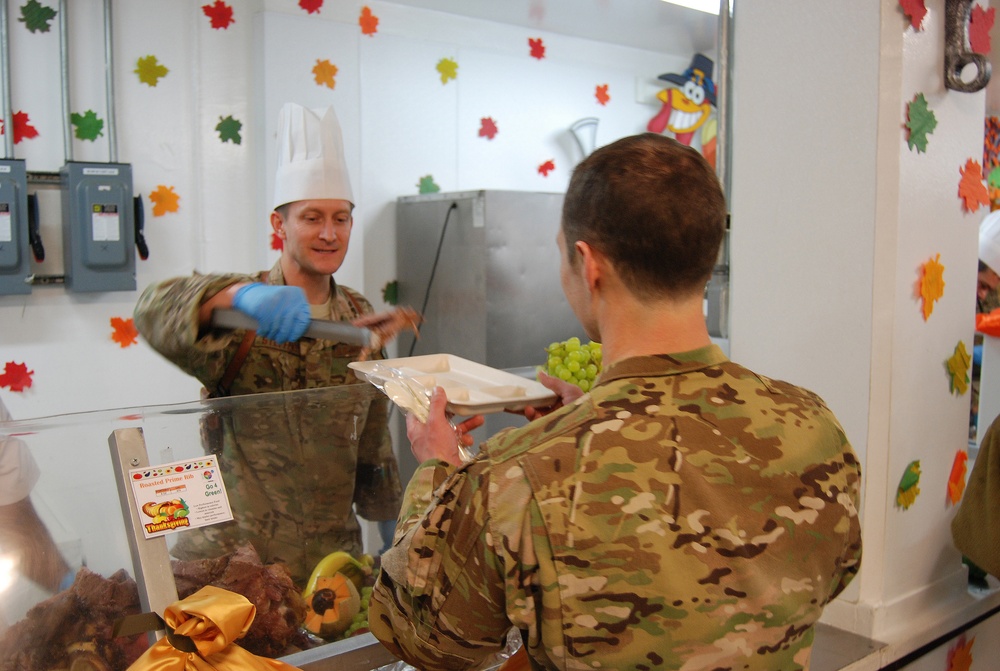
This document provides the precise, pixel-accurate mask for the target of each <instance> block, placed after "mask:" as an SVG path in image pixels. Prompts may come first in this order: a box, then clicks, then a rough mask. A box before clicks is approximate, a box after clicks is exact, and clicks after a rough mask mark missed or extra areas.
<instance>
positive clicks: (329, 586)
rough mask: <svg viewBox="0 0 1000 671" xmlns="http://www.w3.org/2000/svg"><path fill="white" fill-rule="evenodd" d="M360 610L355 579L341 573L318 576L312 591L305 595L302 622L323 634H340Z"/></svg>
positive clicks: (325, 636)
mask: <svg viewBox="0 0 1000 671" xmlns="http://www.w3.org/2000/svg"><path fill="white" fill-rule="evenodd" d="M360 611H361V596H360V594H358V588H357V587H355V586H354V582H352V581H351V580H350V578H348V577H347V576H345V575H344V574H343V573H335V574H334V575H332V576H320V577H319V578H317V579H316V585H315V589H314V590H313V592H312V593H311V594H310V595H309V596H308V597H307V598H306V618H305V622H304V623H303V626H305V628H306V629H307V630H308V631H310V632H312V633H313V634H316V635H317V636H322V637H323V638H333V637H336V636H340V635H341V634H343V633H344V632H345V631H346V630H347V628H348V627H349V626H350V624H351V620H352V619H353V618H354V616H355V615H357V614H358V612H360Z"/></svg>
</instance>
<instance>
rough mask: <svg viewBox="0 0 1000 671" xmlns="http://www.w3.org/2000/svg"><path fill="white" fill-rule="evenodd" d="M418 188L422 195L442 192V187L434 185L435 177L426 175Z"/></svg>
mask: <svg viewBox="0 0 1000 671" xmlns="http://www.w3.org/2000/svg"><path fill="white" fill-rule="evenodd" d="M417 188H418V189H420V193H437V192H438V191H440V190H441V187H440V186H438V185H437V184H435V183H434V176H433V175H424V176H423V177H421V178H420V181H419V182H417Z"/></svg>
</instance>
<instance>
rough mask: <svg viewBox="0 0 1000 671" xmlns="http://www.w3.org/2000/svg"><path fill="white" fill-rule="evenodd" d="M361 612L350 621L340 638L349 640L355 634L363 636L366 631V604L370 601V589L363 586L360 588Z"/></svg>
mask: <svg viewBox="0 0 1000 671" xmlns="http://www.w3.org/2000/svg"><path fill="white" fill-rule="evenodd" d="M360 596H361V610H359V611H358V614H357V615H355V616H354V619H352V620H351V624H349V625H348V626H347V630H346V631H345V632H344V635H343V636H342V638H350V637H351V636H354V635H356V634H363V633H365V632H366V631H368V604H369V603H370V602H371V599H372V588H371V587H369V586H368V585H365V586H364V587H362V588H361V592H360Z"/></svg>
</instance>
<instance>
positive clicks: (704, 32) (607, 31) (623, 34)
mask: <svg viewBox="0 0 1000 671" xmlns="http://www.w3.org/2000/svg"><path fill="white" fill-rule="evenodd" d="M389 1H391V2H395V3H397V4H401V5H410V6H413V7H421V8H423V9H430V10H435V11H440V12H447V13H449V14H458V15H461V16H468V17H472V18H478V19H484V20H488V21H496V22H498V23H506V24H510V25H515V26H524V27H527V28H535V29H538V30H545V31H548V32H554V33H561V34H565V35H573V36H576V37H583V38H586V39H591V40H597V41H601V42H610V43H612V44H623V45H627V46H631V47H636V48H641V49H649V50H652V51H667V52H670V53H675V54H689V53H694V52H703V53H705V54H706V55H712V54H714V53H715V44H716V40H717V37H718V21H719V17H717V16H714V15H712V14H706V13H705V12H699V11H697V10H694V9H687V8H685V7H679V6H677V5H673V4H670V3H667V2H662V0H389Z"/></svg>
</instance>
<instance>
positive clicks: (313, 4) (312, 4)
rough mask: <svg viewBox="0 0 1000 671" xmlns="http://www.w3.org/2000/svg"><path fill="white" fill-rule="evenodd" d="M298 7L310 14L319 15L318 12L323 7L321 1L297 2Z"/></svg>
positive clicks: (305, 0)
mask: <svg viewBox="0 0 1000 671" xmlns="http://www.w3.org/2000/svg"><path fill="white" fill-rule="evenodd" d="M299 7H301V8H302V9H304V10H306V11H307V12H309V13H310V14H314V13H315V14H319V10H320V9H321V8H322V7H323V0H299Z"/></svg>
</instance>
